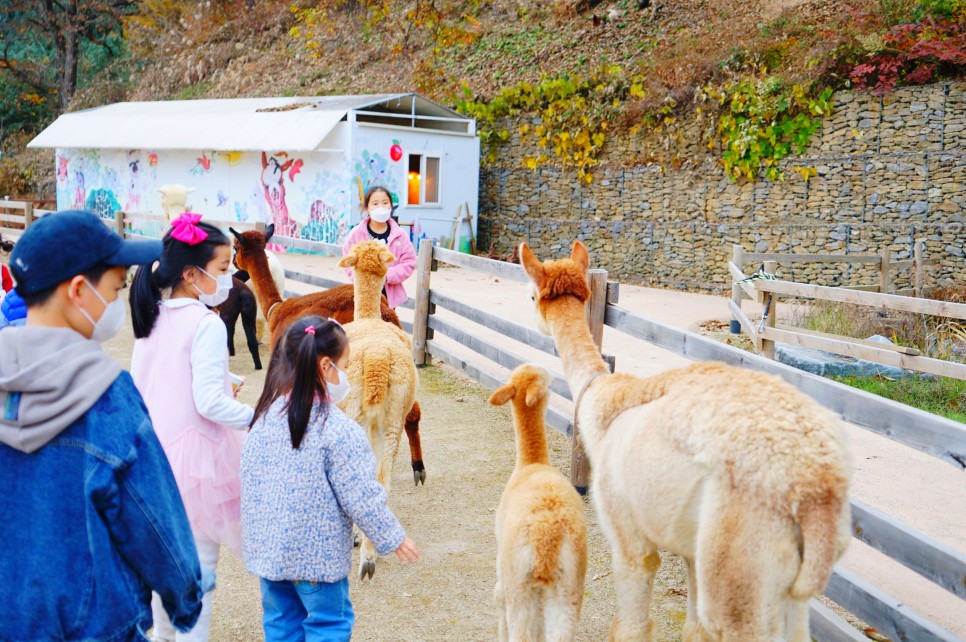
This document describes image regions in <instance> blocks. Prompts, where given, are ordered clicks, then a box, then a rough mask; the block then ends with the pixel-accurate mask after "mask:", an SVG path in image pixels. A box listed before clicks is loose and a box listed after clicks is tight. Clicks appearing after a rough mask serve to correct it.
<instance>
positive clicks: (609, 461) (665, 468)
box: [520, 241, 850, 642]
mask: <svg viewBox="0 0 966 642" xmlns="http://www.w3.org/2000/svg"><path fill="white" fill-rule="evenodd" d="M520 262H521V263H522V264H523V266H524V268H525V269H526V272H527V274H528V275H529V276H530V279H531V280H532V281H533V285H534V291H535V294H534V300H535V301H536V306H537V319H538V323H539V324H540V326H541V329H543V330H544V331H545V332H548V333H550V334H552V335H553V337H554V341H555V343H556V345H557V350H558V351H559V353H560V358H561V359H562V360H563V365H564V371H565V373H566V375H567V380H568V382H569V383H570V389H571V390H572V391H574V395H575V398H578V399H580V401H579V407H578V408H577V417H576V419H577V421H578V424H579V431H580V433H579V434H580V436H581V439H582V440H583V443H584V446H585V448H586V450H587V454H588V456H589V457H590V461H591V465H592V468H593V473H592V482H591V492H592V497H593V500H594V505H595V507H596V509H597V515H598V517H599V519H600V523H601V528H602V529H603V531H604V533H605V535H606V536H607V539H608V540H609V542H610V545H611V549H612V555H613V568H614V581H615V584H616V589H617V591H616V592H617V615H616V618H615V620H614V622H613V625H612V627H611V633H610V639H611V640H647V641H650V640H651V639H652V628H653V627H652V624H653V623H652V622H651V620H650V619H649V616H648V611H649V608H650V601H651V591H652V587H653V583H654V575H655V573H656V571H657V569H658V567H659V566H660V562H661V558H660V555H659V553H658V551H659V549H663V550H666V551H669V552H671V553H675V554H677V555H680V556H681V557H683V558H684V559H685V561H686V562H687V566H688V585H689V590H688V613H687V620H686V622H685V627H684V636H683V638H684V640H685V641H698V640H701V641H703V640H724V641H731V642H775V641H776V640H784V641H789V642H808V641H809V640H810V637H809V632H808V599H809V598H810V597H812V596H815V595H818V594H820V593H821V592H822V589H823V588H824V586H825V584H826V583H827V582H828V578H829V576H830V575H831V572H832V567H833V565H834V564H835V562H836V560H838V559H839V558H840V557H841V555H842V553H843V552H844V551H845V547H846V545H847V544H848V542H849V535H850V528H849V505H848V484H849V465H848V461H847V459H848V458H847V454H846V452H845V447H844V443H843V438H842V429H841V423H840V421H839V420H838V419H837V418H836V417H834V416H833V415H832V414H831V413H830V412H828V411H827V410H825V409H824V408H822V407H821V406H819V405H818V404H817V403H815V402H814V401H812V400H811V399H809V398H808V397H806V396H805V395H803V394H801V393H799V392H798V391H797V390H795V389H794V388H793V387H792V386H790V385H788V384H787V383H785V382H784V381H782V380H781V379H779V378H778V377H774V376H771V375H766V374H762V373H757V372H753V371H750V370H746V369H741V368H735V367H731V366H727V365H724V364H721V363H713V362H709V363H698V364H694V365H692V366H689V367H687V368H681V369H678V370H671V371H669V372H666V373H663V374H660V375H657V376H655V377H650V378H647V379H641V378H637V377H632V376H629V375H609V374H608V372H607V368H606V366H605V365H604V362H603V360H602V359H601V357H600V354H599V352H598V350H597V349H596V347H595V345H594V342H593V340H592V338H591V335H590V331H589V329H588V327H587V323H586V320H585V319H586V317H585V313H584V302H585V301H586V300H587V297H588V296H589V294H590V292H589V289H588V287H587V281H586V276H585V273H586V270H587V266H588V264H589V257H588V255H587V250H586V248H585V247H584V246H583V244H581V243H580V242H579V241H576V242H575V243H574V247H573V252H572V254H571V257H570V258H569V259H563V260H559V261H547V262H545V263H541V262H540V261H539V260H537V258H536V257H535V256H534V255H533V253H532V252H531V251H530V249H529V248H528V247H527V246H526V244H523V245H521V247H520ZM581 392H582V393H583V394H582V398H581Z"/></svg>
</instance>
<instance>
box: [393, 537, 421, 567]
mask: <svg viewBox="0 0 966 642" xmlns="http://www.w3.org/2000/svg"><path fill="white" fill-rule="evenodd" d="M396 559H398V560H399V561H400V562H403V563H405V562H415V561H416V560H418V559H419V550H418V549H417V548H416V542H414V541H413V540H411V539H409V538H408V537H406V538H405V539H403V541H402V544H400V545H399V548H397V549H396Z"/></svg>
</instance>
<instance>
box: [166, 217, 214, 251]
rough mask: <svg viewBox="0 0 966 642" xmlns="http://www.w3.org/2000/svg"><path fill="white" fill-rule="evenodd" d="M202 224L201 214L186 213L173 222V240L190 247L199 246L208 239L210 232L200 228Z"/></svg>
mask: <svg viewBox="0 0 966 642" xmlns="http://www.w3.org/2000/svg"><path fill="white" fill-rule="evenodd" d="M200 222H201V214H195V213H194V212H185V213H184V214H182V215H181V216H179V217H178V218H176V219H174V220H173V221H171V238H173V239H175V240H178V241H181V242H182V243H187V244H188V245H198V244H199V243H202V242H204V240H205V239H207V238H208V232H206V231H204V230H203V229H201V228H200V227H198V223H200Z"/></svg>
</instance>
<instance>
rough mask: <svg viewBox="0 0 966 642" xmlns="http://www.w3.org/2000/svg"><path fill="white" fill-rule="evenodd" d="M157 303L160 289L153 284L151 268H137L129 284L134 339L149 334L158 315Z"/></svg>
mask: <svg viewBox="0 0 966 642" xmlns="http://www.w3.org/2000/svg"><path fill="white" fill-rule="evenodd" d="M159 303H161V288H159V287H158V284H157V283H156V282H155V276H154V269H153V266H151V265H142V266H140V267H138V271H137V272H136V273H135V274H134V282H133V283H132V284H131V323H132V324H133V325H134V337H135V338H136V339H144V338H145V337H147V336H149V335H150V334H151V330H152V329H154V323H155V321H157V320H158V314H159V313H160V310H159V308H158V304H159Z"/></svg>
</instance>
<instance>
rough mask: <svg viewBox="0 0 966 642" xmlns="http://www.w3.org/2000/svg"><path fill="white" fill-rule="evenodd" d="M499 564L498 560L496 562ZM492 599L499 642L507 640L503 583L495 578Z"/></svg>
mask: <svg viewBox="0 0 966 642" xmlns="http://www.w3.org/2000/svg"><path fill="white" fill-rule="evenodd" d="M497 564H498V565H499V562H497ZM493 600H494V601H495V602H496V618H497V620H496V628H497V636H498V638H497V639H498V640H499V641H500V642H507V640H509V636H508V633H507V626H506V596H505V595H504V594H503V585H502V584H501V583H500V580H499V579H497V581H496V587H495V588H494V589H493Z"/></svg>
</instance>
